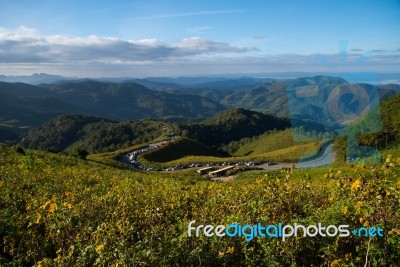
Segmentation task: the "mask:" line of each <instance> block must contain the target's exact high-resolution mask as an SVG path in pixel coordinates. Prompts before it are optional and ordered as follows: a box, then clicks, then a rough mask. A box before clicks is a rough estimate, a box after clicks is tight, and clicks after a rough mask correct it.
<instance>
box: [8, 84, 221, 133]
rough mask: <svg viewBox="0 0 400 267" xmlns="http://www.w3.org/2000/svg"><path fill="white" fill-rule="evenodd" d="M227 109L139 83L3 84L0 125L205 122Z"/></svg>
mask: <svg viewBox="0 0 400 267" xmlns="http://www.w3.org/2000/svg"><path fill="white" fill-rule="evenodd" d="M223 109H224V106H223V105H222V104H220V103H217V102H215V101H212V100H209V99H207V98H204V97H201V96H196V95H185V94H172V93H166V92H159V91H154V90H150V89H148V88H146V87H144V86H142V85H139V84H136V83H132V82H129V83H108V82H98V81H93V80H78V81H66V82H57V83H53V84H46V85H41V86H33V85H28V84H24V83H5V82H0V123H1V122H2V121H14V122H15V124H16V125H17V126H39V125H41V124H42V123H44V122H46V121H48V120H50V119H51V118H54V117H56V116H57V115H61V114H85V115H89V116H98V117H103V118H107V119H116V120H130V119H142V118H163V119H169V118H206V117H209V116H211V115H213V114H215V113H217V112H219V111H222V110H223Z"/></svg>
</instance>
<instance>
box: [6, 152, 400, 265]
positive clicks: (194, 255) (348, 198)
mask: <svg viewBox="0 0 400 267" xmlns="http://www.w3.org/2000/svg"><path fill="white" fill-rule="evenodd" d="M399 164H400V159H395V158H393V157H392V156H390V155H389V156H388V158H387V160H386V162H385V163H384V164H382V165H380V166H367V165H357V166H353V167H346V169H332V170H326V173H325V174H324V175H323V174H321V171H319V174H317V173H316V174H315V175H318V176H319V177H314V178H313V179H310V178H309V175H308V173H307V172H306V171H297V170H291V171H286V170H282V171H277V172H270V173H268V174H266V173H258V178H253V179H248V180H247V181H246V183H236V182H234V183H229V184H221V183H211V182H204V181H200V180H198V179H196V178H194V177H196V176H195V174H190V173H189V172H185V173H175V174H167V173H165V174H161V173H141V172H135V171H127V170H117V169H114V168H111V167H106V166H103V165H99V164H96V163H92V162H87V161H83V160H80V159H78V158H73V157H68V156H63V155H56V154H51V153H46V152H39V151H30V150H28V151H26V155H25V156H24V155H21V154H18V153H16V152H15V150H14V149H12V148H9V147H6V146H4V145H1V146H0V221H1V224H0V238H1V240H2V242H1V243H0V263H1V265H2V266H6V265H10V266H54V265H57V266H145V265H146V266H200V265H202V266H223V265H225V266H364V265H365V264H366V265H367V266H368V265H371V266H396V265H397V263H398V262H399V261H400V253H399V250H400V246H399V244H400V229H399V225H400V214H399V212H398V209H399V202H398V199H399V197H400V182H399V181H398V174H399V172H400V166H399ZM191 176H192V177H193V178H190V177H191ZM191 220H196V222H197V223H199V224H214V225H216V224H229V223H234V222H239V223H242V224H245V223H257V222H262V223H263V224H269V223H278V222H283V223H295V222H296V223H301V224H304V225H308V224H315V223H318V222H320V223H322V224H324V225H330V224H348V225H350V227H360V226H368V225H371V226H380V227H382V228H383V229H384V231H385V237H383V238H378V237H375V238H371V239H369V238H365V237H355V236H349V237H346V238H340V237H335V238H329V237H326V238H311V237H298V238H290V239H288V240H287V241H285V242H282V241H280V240H277V239H275V238H267V237H265V238H262V237H257V238H255V239H254V240H252V241H251V242H248V243H247V242H245V239H244V238H243V237H236V238H228V237H224V238H217V237H210V238H208V237H204V236H201V237H199V238H196V237H188V236H187V225H188V223H189V222H190V221H191ZM367 255H368V256H367ZM366 261H367V262H366Z"/></svg>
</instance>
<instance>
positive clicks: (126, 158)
mask: <svg viewBox="0 0 400 267" xmlns="http://www.w3.org/2000/svg"><path fill="white" fill-rule="evenodd" d="M167 144H168V141H163V142H157V143H153V144H150V145H149V146H147V147H144V148H142V149H138V150H135V151H132V152H129V153H127V154H124V155H122V156H121V158H120V161H121V162H123V163H125V164H128V165H130V166H132V167H134V168H137V169H144V170H153V171H177V170H181V169H182V168H166V169H153V168H150V167H146V166H143V165H142V164H141V163H140V162H139V161H137V156H138V155H139V154H141V153H146V152H148V151H150V150H153V149H156V148H158V147H160V146H164V145H167ZM333 158H334V153H333V142H332V141H330V142H327V143H325V144H324V145H323V146H322V147H321V150H320V152H319V153H318V154H317V155H316V156H315V157H313V158H310V159H307V160H305V161H299V162H298V163H284V162H279V163H276V164H268V163H264V164H261V165H258V166H257V168H260V169H263V170H279V169H282V168H291V167H295V168H296V169H303V168H314V167H318V166H322V165H328V164H332V162H333ZM200 166H204V164H203V165H199V166H196V167H200ZM213 167H219V166H217V165H215V166H213Z"/></svg>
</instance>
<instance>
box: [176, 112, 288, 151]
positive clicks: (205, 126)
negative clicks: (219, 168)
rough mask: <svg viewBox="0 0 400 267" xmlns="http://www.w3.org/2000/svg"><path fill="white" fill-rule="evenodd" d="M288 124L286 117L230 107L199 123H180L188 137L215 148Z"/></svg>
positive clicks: (285, 126) (281, 128)
mask: <svg viewBox="0 0 400 267" xmlns="http://www.w3.org/2000/svg"><path fill="white" fill-rule="evenodd" d="M289 126H290V124H289V120H287V119H282V118H278V117H275V116H272V115H269V114H264V113H260V112H255V111H250V110H245V109H230V110H226V111H223V112H221V113H218V114H216V115H214V116H213V117H211V118H209V119H206V120H205V121H203V122H201V123H196V124H186V125H181V127H182V128H183V130H186V131H187V132H188V135H189V137H190V138H192V139H195V140H198V141H199V142H201V143H204V144H206V145H209V146H212V147H214V148H217V149H220V148H221V147H222V146H223V145H226V144H228V143H230V142H231V141H234V140H240V139H242V138H244V137H252V136H256V135H260V134H262V133H264V132H265V131H268V130H273V129H277V130H283V129H286V128H287V127H289Z"/></svg>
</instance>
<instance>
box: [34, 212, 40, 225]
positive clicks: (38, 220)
mask: <svg viewBox="0 0 400 267" xmlns="http://www.w3.org/2000/svg"><path fill="white" fill-rule="evenodd" d="M41 218H42V215H41V214H40V213H38V214H37V218H36V222H35V223H36V224H39V222H40V219H41Z"/></svg>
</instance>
